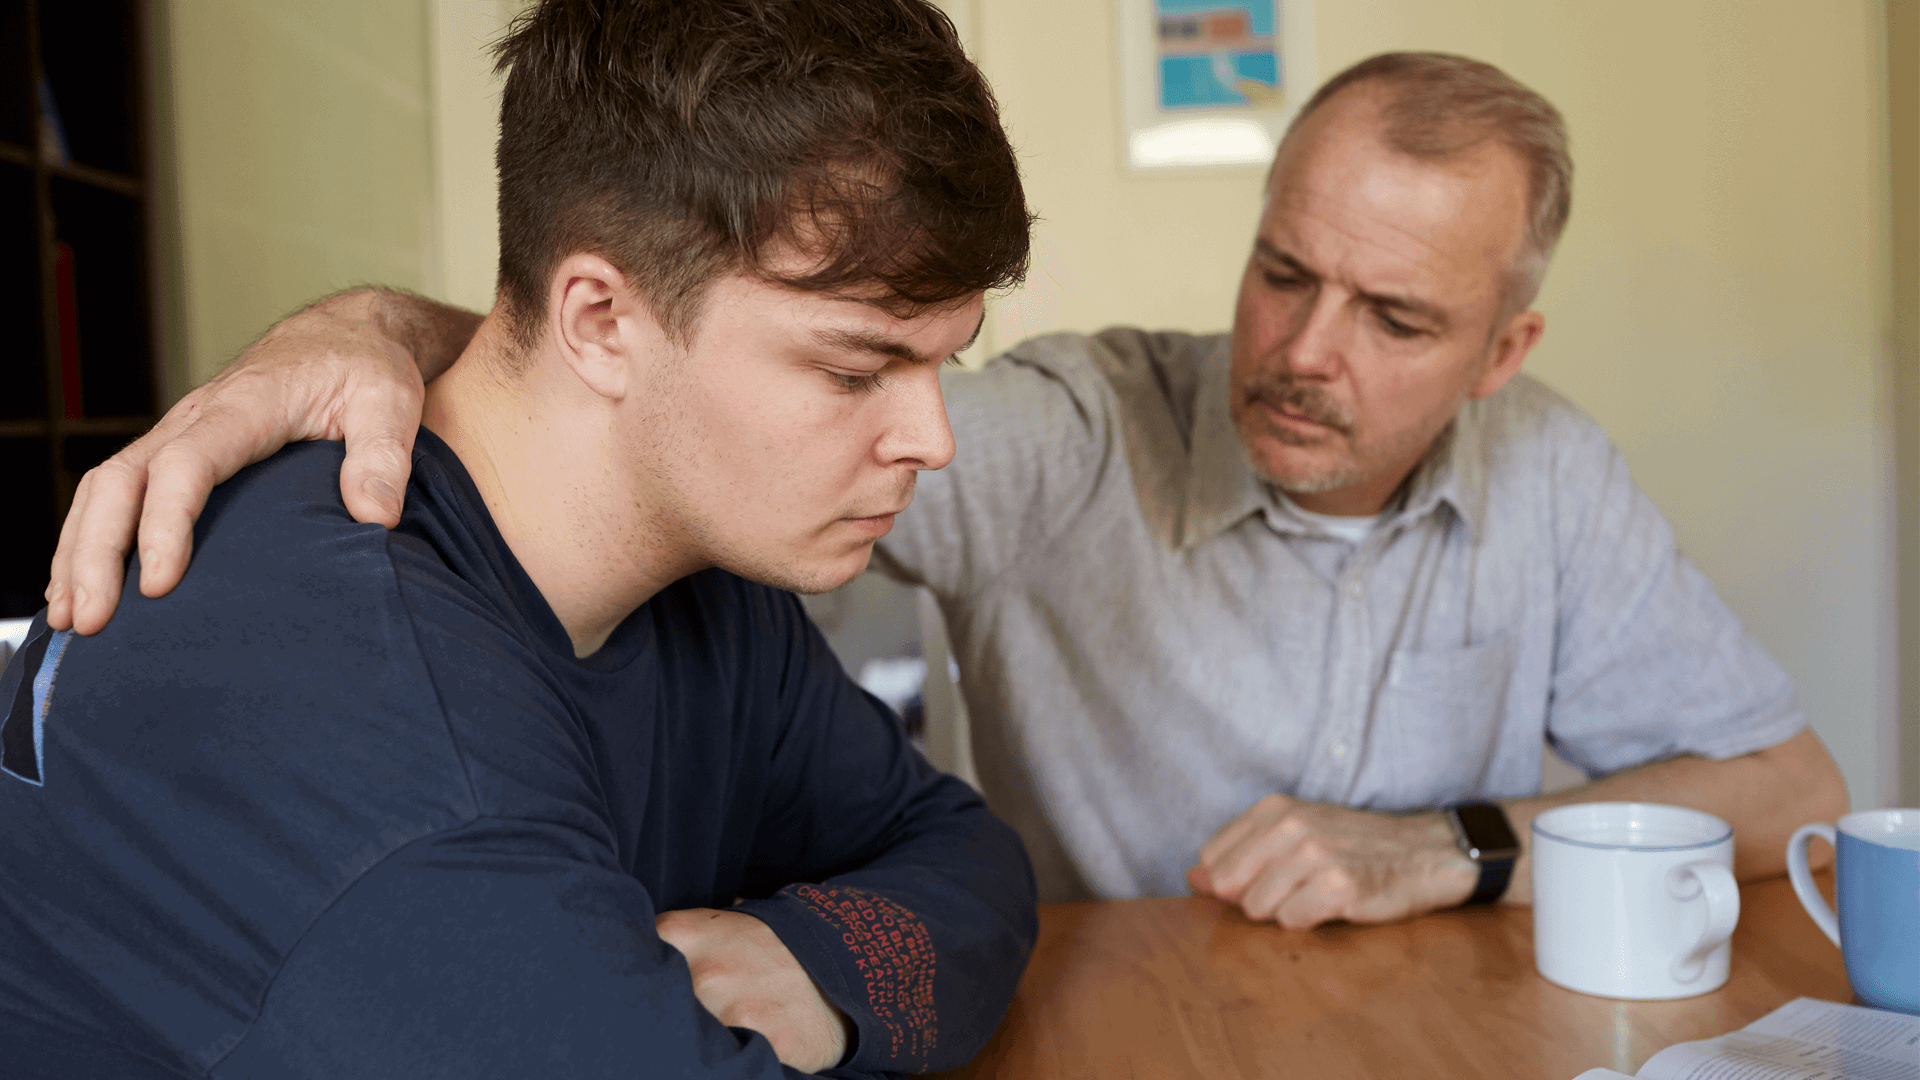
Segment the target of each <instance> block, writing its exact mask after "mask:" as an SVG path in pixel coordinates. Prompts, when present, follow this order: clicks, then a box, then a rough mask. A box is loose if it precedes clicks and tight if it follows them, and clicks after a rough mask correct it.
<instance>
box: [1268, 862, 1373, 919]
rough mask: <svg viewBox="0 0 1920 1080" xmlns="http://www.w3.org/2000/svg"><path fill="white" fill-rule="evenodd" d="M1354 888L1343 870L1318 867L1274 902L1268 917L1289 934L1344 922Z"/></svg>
mask: <svg viewBox="0 0 1920 1080" xmlns="http://www.w3.org/2000/svg"><path fill="white" fill-rule="evenodd" d="M1358 888H1359V887H1358V883H1357V882H1356V881H1355V880H1354V877H1353V875H1352V874H1351V873H1349V872H1348V871H1347V870H1346V869H1344V868H1343V867H1339V866H1322V867H1319V868H1318V869H1316V870H1315V871H1314V872H1313V873H1311V874H1308V875H1306V876H1305V877H1304V878H1303V879H1302V880H1300V881H1299V882H1298V883H1297V884H1296V886H1295V887H1294V888H1293V889H1292V890H1291V891H1289V892H1288V893H1287V894H1286V895H1285V896H1284V897H1282V898H1280V899H1279V900H1278V901H1276V902H1275V903H1274V904H1273V906H1272V908H1271V909H1270V912H1271V914H1270V916H1269V917H1270V918H1272V919H1273V921H1274V922H1277V923H1279V924H1280V925H1281V926H1284V927H1286V928H1287V929H1289V930H1309V929H1312V928H1313V927H1316V926H1319V925H1321V924H1322V923H1329V922H1332V921H1333V920H1335V919H1343V918H1347V917H1348V915H1349V913H1350V912H1351V911H1352V910H1353V907H1354V904H1355V902H1356V900H1357V899H1358Z"/></svg>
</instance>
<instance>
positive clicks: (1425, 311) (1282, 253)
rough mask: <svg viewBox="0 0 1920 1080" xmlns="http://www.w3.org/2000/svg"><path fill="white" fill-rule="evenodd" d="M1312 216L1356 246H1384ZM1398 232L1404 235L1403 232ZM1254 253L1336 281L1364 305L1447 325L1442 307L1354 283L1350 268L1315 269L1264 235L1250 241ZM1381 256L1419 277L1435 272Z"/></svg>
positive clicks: (1390, 253) (1401, 258) (1387, 251)
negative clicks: (1415, 270)
mask: <svg viewBox="0 0 1920 1080" xmlns="http://www.w3.org/2000/svg"><path fill="white" fill-rule="evenodd" d="M1312 216H1313V217H1314V218H1315V219H1316V220H1318V221H1321V222H1323V223H1324V224H1325V225H1326V226H1327V227H1328V228H1330V229H1332V230H1334V231H1335V232H1338V233H1340V234H1341V235H1343V236H1346V237H1348V238H1350V239H1352V240H1354V241H1355V242H1357V243H1361V244H1366V245H1368V246H1369V247H1373V248H1384V245H1381V244H1379V243H1378V242H1377V241H1374V240H1371V239H1369V238H1367V237H1365V236H1361V235H1359V234H1358V233H1355V232H1354V231H1352V230H1350V229H1344V228H1342V227H1341V226H1339V225H1338V224H1337V223H1335V222H1333V221H1331V220H1329V219H1328V218H1326V217H1324V216H1322V215H1318V214H1315V215H1312ZM1402 231H1403V232H1404V230H1402ZM1408 235H1411V234H1408ZM1423 246H1425V247H1426V248H1428V249H1429V250H1430V251H1432V252H1434V253H1435V254H1438V253H1439V252H1438V249H1436V248H1434V247H1433V245H1431V244H1423ZM1254 250H1255V252H1256V253H1257V254H1258V255H1259V256H1260V257H1262V258H1264V259H1266V260H1268V261H1270V262H1277V263H1282V264H1284V265H1286V266H1289V267H1292V268H1295V269H1297V270H1298V271H1300V272H1302V273H1304V274H1305V275H1306V276H1309V277H1311V278H1313V279H1315V280H1327V279H1331V280H1335V281H1339V282H1340V283H1342V284H1344V285H1346V286H1347V287H1348V288H1350V289H1351V290H1352V291H1353V292H1354V294H1355V295H1356V296H1358V297H1360V298H1361V299H1362V300H1364V301H1366V302H1368V303H1371V304H1375V305H1379V306H1382V307H1389V308H1394V309H1397V310H1401V311H1406V312H1411V313H1414V314H1418V315H1420V316H1422V317H1424V318H1427V319H1431V320H1434V321H1435V322H1438V323H1441V324H1445V323H1446V322H1447V313H1446V310H1445V309H1444V308H1443V307H1441V306H1440V305H1439V304H1436V303H1434V302H1432V301H1431V300H1427V299H1424V298H1422V297H1420V296H1416V295H1413V294H1411V293H1408V292H1403V291H1402V292H1396V291H1393V290H1391V289H1388V288H1382V287H1379V286H1377V285H1375V284H1371V283H1368V282H1363V281H1359V280H1356V274H1355V269H1354V268H1353V267H1351V266H1338V265H1335V266H1322V265H1318V264H1316V263H1313V262H1311V261H1309V257H1306V256H1303V255H1301V254H1298V253H1296V252H1294V251H1292V250H1288V249H1286V248H1283V247H1282V246H1281V245H1280V244H1279V243H1276V242H1275V241H1273V240H1270V239H1268V238H1267V237H1266V236H1265V235H1261V236H1256V237H1255V238H1254ZM1384 252H1385V254H1386V255H1387V256H1388V257H1389V258H1391V259H1392V260H1393V261H1394V262H1396V263H1401V264H1408V263H1411V264H1412V265H1414V266H1416V267H1417V268H1418V269H1419V270H1420V271H1421V272H1422V273H1426V274H1433V273H1437V272H1438V271H1437V269H1436V268H1434V267H1432V266H1429V265H1425V264H1422V263H1420V262H1418V261H1416V260H1410V259H1408V258H1407V257H1406V256H1405V255H1404V254H1402V253H1400V252H1398V251H1394V250H1392V249H1391V248H1385V249H1384Z"/></svg>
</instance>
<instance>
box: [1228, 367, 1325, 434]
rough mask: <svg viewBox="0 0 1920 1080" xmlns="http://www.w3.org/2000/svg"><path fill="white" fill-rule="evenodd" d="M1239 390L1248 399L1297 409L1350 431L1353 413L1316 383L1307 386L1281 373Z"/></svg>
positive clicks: (1321, 422) (1286, 408)
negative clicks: (1342, 406)
mask: <svg viewBox="0 0 1920 1080" xmlns="http://www.w3.org/2000/svg"><path fill="white" fill-rule="evenodd" d="M1242 392H1243V393H1244V394H1246V396H1247V400H1248V401H1250V402H1254V403H1256V404H1260V405H1265V406H1267V407H1268V408H1270V409H1285V410H1286V411H1287V412H1290V413H1297V414H1299V415H1301V416H1304V417H1306V418H1307V419H1309V420H1311V421H1313V422H1314V423H1316V424H1325V425H1326V426H1327V427H1330V428H1332V429H1333V430H1335V431H1338V432H1340V433H1341V434H1343V435H1350V434H1352V433H1353V416H1352V415H1351V414H1349V413H1348V412H1347V411H1346V410H1345V409H1343V408H1341V407H1340V405H1339V403H1338V402H1336V401H1334V400H1333V398H1332V397H1331V396H1329V395H1328V394H1327V392H1326V391H1325V390H1322V389H1320V388H1319V387H1317V386H1309V385H1307V384H1304V383H1301V382H1298V381H1296V380H1294V379H1291V378H1288V377H1286V376H1284V375H1282V376H1278V377H1269V378H1264V379H1258V380H1255V381H1253V382H1250V383H1248V384H1246V386H1245V387H1244V388H1243V390H1242Z"/></svg>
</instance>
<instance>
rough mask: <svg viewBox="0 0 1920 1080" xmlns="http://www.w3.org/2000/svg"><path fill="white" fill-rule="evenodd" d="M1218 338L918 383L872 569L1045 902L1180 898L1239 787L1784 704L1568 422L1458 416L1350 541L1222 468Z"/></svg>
mask: <svg viewBox="0 0 1920 1080" xmlns="http://www.w3.org/2000/svg"><path fill="white" fill-rule="evenodd" d="M1227 366H1228V341H1227V338H1226V337H1225V336H1224V335H1220V336H1208V337H1200V336H1193V335H1187V334H1172V333H1167V334H1146V333H1142V332H1140V331H1136V330H1124V329H1116V330H1108V331H1105V332H1103V333H1101V334H1098V335H1095V336H1092V337H1086V336H1081V335H1071V334H1060V335H1053V336H1049V337H1043V338H1038V339H1035V340H1033V341H1030V342H1027V343H1025V344H1023V345H1021V346H1019V347H1017V348H1016V349H1014V350H1013V351H1012V352H1011V353H1009V354H1007V355H1005V356H1003V357H1000V358H999V359H996V360H995V361H993V362H992V363H990V364H988V365H987V367H986V369H985V370H984V371H982V372H979V373H966V372H956V373H951V374H949V375H948V376H947V377H946V380H945V389H946V393H947V400H948V411H949V414H950V416H951V417H952V421H953V427H954V434H955V437H956V439H957V441H958V444H959V449H958V453H957V455H956V457H955V458H954V462H953V464H952V465H950V466H949V467H948V468H946V469H945V470H942V471H940V472H937V473H923V474H922V475H921V479H920V485H919V491H918V493H917V495H916V497H915V500H914V504H913V506H912V507H911V508H910V509H909V510H908V511H907V512H906V513H904V514H902V515H900V517H899V519H898V520H897V522H896V524H895V527H894V531H893V532H892V534H890V535H889V536H888V537H887V538H886V539H885V540H883V541H882V542H881V544H880V546H879V548H878V550H877V552H876V564H877V565H878V566H879V567H880V568H881V569H883V570H885V571H887V572H889V573H891V574H893V575H894V576H896V577H898V578H901V579H903V580H906V581H909V582H913V583H916V584H925V585H927V586H929V587H930V588H932V590H933V591H934V593H935V595H936V596H937V597H938V598H939V600H940V604H941V609H942V611H943V613H944V614H945V617H946V621H947V627H948V632H949V635H950V637H951V639H952V643H953V651H954V655H955V656H956V657H957V659H958V661H959V665H960V671H961V689H962V691H963V692H964V694H965V696H966V701H967V706H968V711H969V714H970V718H971V721H972V727H973V749H974V760H975V766H976V769H977V771H978V773H979V777H980V781H981V784H982V786H983V788H984V789H985V794H986V796H987V799H988V801H989V803H991V804H992V805H993V807H994V808H995V809H996V810H998V811H999V812H1000V813H1001V814H1002V816H1004V817H1006V818H1007V819H1008V820H1009V821H1010V822H1012V823H1013V824H1014V826H1015V827H1016V828H1017V829H1019V830H1020V832H1021V834H1022V836H1023V837H1024V838H1025V839H1026V840H1027V843H1028V846H1029V849H1030V850H1031V851H1032V853H1033V856H1034V860H1035V863H1036V867H1037V869H1038V870H1039V872H1040V874H1041V880H1042V896H1043V898H1044V899H1069V898H1078V897H1085V896H1089V895H1096V896H1101V897H1109V898H1120V897H1133V896H1151V895H1163V894H1177V893H1184V892H1185V891H1186V884H1185V877H1184V875H1185V872H1186V870H1187V868H1188V867H1190V866H1192V865H1193V864H1194V862H1195V860H1196V858H1197V856H1198V853H1199V850H1200V846H1201V845H1202V844H1203V843H1205V842H1206V840H1207V839H1208V838H1209V837H1210V836H1212V835H1213V833H1214V832H1215V831H1216V830H1217V829H1219V828H1220V827H1221V826H1222V825H1224V824H1226V823H1227V822H1228V821H1230V820H1231V819H1232V818H1233V817H1234V816H1236V815H1238V814H1239V813H1240V812H1241V811H1243V810H1245V809H1246V808H1247V807H1248V806H1250V805H1251V804H1252V803H1254V802H1255V801H1257V800H1258V799H1260V798H1261V797H1262V796H1265V795H1267V794H1269V793H1272V792H1282V793H1285V794H1288V795H1291V796H1294V797H1296V798H1301V799H1310V800H1315V801H1321V802H1331V803H1341V804H1345V805H1349V806H1356V807H1365V808H1369V809H1375V810H1413V809H1420V808H1428V807H1435V806H1441V805H1445V804H1448V803H1452V802H1458V801H1461V800H1464V799H1475V798H1479V799H1496V798H1508V797H1513V796H1522V795H1529V794H1533V793H1535V792H1537V791H1538V790H1539V786H1540V761H1541V755H1542V750H1543V748H1544V747H1545V746H1547V745H1551V746H1552V747H1553V748H1554V749H1555V750H1556V751H1557V752H1558V753H1559V754H1560V755H1561V756H1562V757H1564V758H1566V759H1567V760H1569V761H1571V762H1573V763H1574V764H1575V765H1578V766H1580V767H1581V768H1584V769H1585V770H1587V772H1588V773H1589V774H1592V775H1596V776H1597V775H1602V774H1606V773H1610V772H1614V771H1616V770H1620V769H1624V768H1628V767H1631V766H1634V765H1639V764H1643V763H1645V762H1649V761H1655V760H1659V759H1661V758H1667V757H1672V756H1675V755H1678V754H1698V755H1702V756H1706V757H1711V758H1726V757H1732V756H1736V755H1739V754H1744V753H1749V752H1752V751H1755V750H1760V749H1763V748H1765V747H1768V746H1772V745H1774V744H1777V743H1779V742H1781V741H1783V740H1785V739H1787V738H1788V737H1790V736H1792V735H1793V734H1795V733H1796V732H1798V731H1799V730H1800V729H1801V727H1802V726H1804V720H1803V718H1802V716H1801V714H1800V711H1799V709H1798V707H1797V705H1796V704H1795V700H1794V691H1793V685H1792V683H1791V681H1790V680H1789V679H1788V678H1787V676H1786V675H1785V674H1784V673H1783V672H1782V671H1781V670H1780V669H1779V667H1777V666H1776V665H1775V664H1774V663H1773V662H1772V661H1771V660H1770V659H1769V658H1768V657H1767V656H1766V655H1765V654H1764V653H1763V652H1762V651H1761V649H1760V647H1759V646H1758V644H1756V643H1755V642H1754V640H1753V639H1752V638H1751V637H1750V636H1748V635H1747V634H1745V633H1744V632H1743V631H1742V630H1741V628H1740V625H1739V622H1738V620H1736V619H1735V618H1734V616H1733V614H1732V613H1731V612H1730V611H1728V610H1727V608H1726V607H1725V605H1723V604H1722V603H1721V602H1720V600H1719V599H1718V597H1716V596H1715V594H1714V591H1713V588H1712V586H1711V585H1710V584H1709V583H1708V582H1707V580H1706V578H1705V577H1703V576H1702V575H1701V574H1700V572H1699V571H1698V570H1696V569H1695V568H1694V567H1693V566H1692V564H1690V563H1688V562H1687V561H1686V559H1684V558H1682V557H1681V556H1680V554H1679V553H1678V552H1677V551H1676V550H1675V548H1674V541H1673V532H1672V530H1671V529H1670V528H1669V527H1668V525H1667V522H1666V520H1665V519H1664V518H1662V517H1661V515H1660V513H1659V511H1657V510H1656V509H1654V507H1653V504H1652V502H1650V501H1649V500H1648V499H1647V497H1646V495H1645V494H1643V493H1642V492H1641V491H1640V489H1639V488H1638V487H1636V486H1635V485H1634V483H1633V481H1632V479H1631V478H1630V477H1629V476H1628V473H1627V467H1626V463H1625V462H1624V460H1622V458H1621V456H1620V454H1619V452H1618V451H1617V450H1616V449H1614V447H1613V446H1612V444H1611V443H1609V442H1608V440H1607V438H1606V435H1605V433H1603V432H1602V431H1601V430H1600V428H1599V426H1598V425H1597V424H1595V423H1594V422H1593V420H1591V419H1590V418H1588V417H1587V416H1585V415H1583V414H1582V413H1580V412H1579V411H1578V410H1577V409H1575V408H1574V407H1573V406H1572V405H1571V404H1570V403H1568V402H1567V401H1566V400H1565V399H1564V398H1561V397H1560V396H1559V395H1557V394H1556V393H1554V392H1553V391H1552V390H1550V389H1548V388H1547V387H1546V386H1544V385H1543V384H1541V383H1539V382H1538V381H1535V380H1533V379H1531V378H1529V377H1527V376H1525V375H1521V376H1519V377H1517V378H1515V379H1514V380H1513V381H1512V382H1511V383H1509V384H1508V385H1507V387H1506V388H1504V389H1502V390H1501V391H1500V392H1499V393H1497V394H1494V395H1493V396H1492V397H1490V398H1488V399H1486V400H1484V401H1480V402H1473V403H1469V404H1468V405H1466V406H1465V407H1463V408H1462V410H1461V412H1460V415H1459V417H1458V418H1457V419H1456V421H1455V422H1454V424H1453V425H1452V427H1451V428H1450V429H1449V431H1448V432H1447V433H1446V434H1445V435H1443V436H1442V437H1441V439H1440V441H1439V442H1438V443H1437V444H1436V446H1435V447H1434V449H1433V451H1432V452H1431V453H1430V454H1429V455H1428V456H1427V459H1426V460H1425V461H1424V462H1423V463H1422V464H1421V465H1420V466H1419V468H1418V469H1417V470H1416V471H1415V472H1414V473H1413V475H1412V476H1411V477H1409V479H1408V481H1407V483H1406V484H1405V485H1404V487H1403V489H1402V491H1401V493H1400V494H1399V495H1397V496H1396V497H1395V499H1394V500H1393V501H1392V502H1390V503H1389V505H1388V507H1387V509H1386V511H1385V512H1384V513H1382V514H1381V516H1380V518H1379V521H1378V524H1377V525H1376V527H1375V528H1374V530H1373V532H1372V533H1371V534H1370V535H1369V536H1368V537H1367V538H1366V539H1365V540H1364V541H1363V542H1362V543H1360V544H1358V545H1354V544H1352V543H1350V542H1349V541H1346V540H1343V539H1339V538H1336V537H1334V536H1332V535H1330V534H1328V533H1327V532H1325V531H1324V530H1322V529H1319V528H1318V527H1316V526H1314V525H1313V524H1312V523H1310V522H1309V521H1308V520H1307V519H1306V518H1305V517H1303V516H1301V515H1299V514H1297V513H1295V512H1293V511H1292V510H1291V509H1289V507H1288V505H1287V504H1286V502H1285V500H1284V499H1281V498H1278V497H1277V496H1276V495H1275V494H1274V493H1273V492H1272V491H1271V490H1270V489H1269V488H1268V487H1267V486H1266V485H1265V484H1264V483H1263V482H1261V481H1260V480H1259V479H1258V478H1257V477H1256V476H1255V475H1254V473H1253V471H1252V469H1251V468H1250V466H1249V465H1248V463H1247V459H1246V456H1245V452H1244V451H1243V449H1242V447H1241V443H1240V439H1239V435H1238V433H1237V432H1236V430H1235V428H1234V425H1233V422H1232V420H1231V418H1230V417H1229V415H1228V400H1227Z"/></svg>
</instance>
